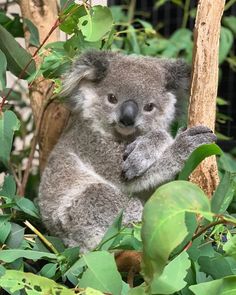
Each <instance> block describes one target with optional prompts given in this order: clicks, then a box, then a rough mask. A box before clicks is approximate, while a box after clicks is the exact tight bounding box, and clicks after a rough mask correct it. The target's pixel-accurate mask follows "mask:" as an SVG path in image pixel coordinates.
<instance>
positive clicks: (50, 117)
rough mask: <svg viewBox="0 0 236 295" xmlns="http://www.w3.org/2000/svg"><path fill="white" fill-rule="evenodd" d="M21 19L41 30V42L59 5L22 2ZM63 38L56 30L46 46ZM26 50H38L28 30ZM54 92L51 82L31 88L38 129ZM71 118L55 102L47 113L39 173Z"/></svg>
mask: <svg viewBox="0 0 236 295" xmlns="http://www.w3.org/2000/svg"><path fill="white" fill-rule="evenodd" d="M19 4H20V8H21V12H22V16H23V17H24V18H27V19H29V20H31V21H32V22H33V23H34V25H35V26H36V27H37V28H38V31H39V36H40V42H42V41H43V40H44V39H45V37H46V36H47V34H48V32H49V31H50V29H51V28H52V26H53V24H54V23H55V21H56V20H57V15H58V6H57V1H50V0H21V1H20V2H19ZM59 38H60V32H59V29H58V28H57V29H55V30H54V31H53V33H52V34H51V35H50V37H49V38H48V40H47V42H46V44H47V43H49V42H54V41H58V40H59ZM25 40H26V48H27V50H28V51H29V52H30V53H31V54H32V55H33V54H34V52H35V50H36V48H35V47H34V46H31V45H30V44H29V32H28V31H27V28H26V29H25ZM39 63H40V59H39V58H38V57H36V64H37V65H39ZM50 90H51V82H50V81H48V80H45V79H44V78H43V77H41V78H38V79H37V80H36V81H34V83H33V84H32V85H31V87H30V103H31V107H32V111H33V115H34V119H35V123H36V125H37V121H38V118H39V117H40V112H41V108H42V106H43V103H44V101H45V99H46V98H47V99H48V93H49V92H50ZM68 117H69V112H68V110H66V109H65V108H64V107H63V105H61V104H60V103H58V102H52V103H51V104H50V105H49V106H48V108H47V109H46V111H45V113H44V116H43V121H42V126H41V129H40V132H39V137H38V143H39V147H40V150H39V154H40V170H41V171H42V169H43V167H44V166H45V163H46V160H47V157H48V154H49V153H50V151H51V150H52V148H53V146H54V145H55V143H56V142H57V139H58V138H59V136H60V134H61V131H62V130H63V128H64V126H65V124H66V122H67V120H68Z"/></svg>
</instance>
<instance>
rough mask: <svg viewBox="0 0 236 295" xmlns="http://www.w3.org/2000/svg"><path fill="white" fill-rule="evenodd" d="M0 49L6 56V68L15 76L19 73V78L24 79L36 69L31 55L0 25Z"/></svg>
mask: <svg viewBox="0 0 236 295" xmlns="http://www.w3.org/2000/svg"><path fill="white" fill-rule="evenodd" d="M0 49H1V50H2V52H3V53H4V54H5V56H6V59H7V67H8V69H9V70H10V71H11V72H12V73H13V74H14V75H16V76H17V77H18V76H19V75H21V78H22V79H25V78H27V77H29V76H30V75H32V74H33V73H34V72H35V71H36V65H35V61H34V60H33V58H32V56H31V55H30V54H29V53H28V52H27V51H26V50H25V49H24V48H23V47H21V46H20V44H19V43H18V42H17V41H16V40H15V38H14V37H13V36H12V35H11V34H10V33H9V32H8V31H7V30H6V29H5V28H4V27H3V26H1V25H0ZM27 65H28V67H27V68H26V66H27ZM23 72H24V74H23Z"/></svg>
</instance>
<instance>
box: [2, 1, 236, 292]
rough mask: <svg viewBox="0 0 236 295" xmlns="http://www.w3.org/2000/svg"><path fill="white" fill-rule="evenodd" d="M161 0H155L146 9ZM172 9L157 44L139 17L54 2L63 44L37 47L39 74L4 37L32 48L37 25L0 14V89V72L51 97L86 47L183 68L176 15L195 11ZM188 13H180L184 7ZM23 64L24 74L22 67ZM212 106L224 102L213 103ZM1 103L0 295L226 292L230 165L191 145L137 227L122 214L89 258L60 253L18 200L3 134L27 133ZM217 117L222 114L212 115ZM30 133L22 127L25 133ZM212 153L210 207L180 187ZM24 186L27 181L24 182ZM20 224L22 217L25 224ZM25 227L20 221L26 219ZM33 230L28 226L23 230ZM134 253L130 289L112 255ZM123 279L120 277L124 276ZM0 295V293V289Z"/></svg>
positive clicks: (34, 213)
mask: <svg viewBox="0 0 236 295" xmlns="http://www.w3.org/2000/svg"><path fill="white" fill-rule="evenodd" d="M166 2H167V0H159V1H156V7H161V6H162V5H165V3H166ZM171 2H172V3H174V4H176V5H178V6H179V7H181V8H182V9H183V10H184V19H183V27H182V28H180V29H178V30H176V31H175V32H174V33H173V34H172V35H171V36H170V38H168V39H167V38H164V37H163V36H161V35H160V33H159V32H158V31H156V30H154V28H153V26H152V25H151V24H150V23H148V22H147V21H145V20H144V19H140V18H137V17H136V16H135V15H133V13H132V11H130V10H129V13H126V11H125V10H124V9H123V7H121V6H114V7H111V8H110V9H108V8H106V7H102V6H99V5H97V6H94V7H92V8H91V7H90V6H89V5H86V1H85V2H84V3H83V4H81V5H79V4H75V3H74V1H61V5H62V6H63V7H64V5H65V4H66V7H64V9H63V10H62V11H61V12H60V14H59V22H60V29H61V30H62V31H63V32H65V33H67V34H68V35H69V37H68V40H66V41H60V42H54V43H50V44H48V45H47V46H45V47H43V48H42V49H41V50H40V56H41V57H42V63H41V65H40V67H39V69H37V71H36V68H35V62H34V61H33V59H32V57H31V56H30V54H29V53H28V52H27V51H26V50H25V49H23V48H22V47H20V46H19V45H18V43H17V41H16V40H15V38H14V37H22V36H23V23H24V25H26V26H27V28H28V30H29V32H30V40H29V42H30V43H31V44H32V45H33V46H35V47H39V46H40V44H39V35H38V31H37V28H36V27H35V26H34V25H33V24H32V23H31V22H30V21H29V20H24V22H23V21H22V20H21V19H20V18H19V16H15V17H12V18H10V17H9V16H7V15H6V14H5V13H3V12H0V64H1V67H0V90H2V91H3V93H4V95H6V93H7V92H8V90H9V89H6V69H8V70H9V71H11V72H12V73H13V74H15V75H17V76H20V77H21V78H24V79H28V81H33V80H34V79H35V78H36V77H38V76H40V75H43V76H44V77H45V78H48V79H51V80H52V81H54V82H55V84H56V86H57V87H56V89H55V93H57V92H59V91H60V85H61V84H60V76H61V75H62V74H63V73H65V71H66V70H67V69H68V67H69V66H70V64H71V62H72V59H73V57H74V56H75V55H77V54H80V53H81V52H83V51H84V50H86V49H87V48H99V49H102V50H106V49H112V50H119V51H124V52H126V53H136V54H144V55H151V56H164V57H170V58H171V57H179V56H181V57H183V58H185V59H186V61H187V62H189V63H191V59H192V48H193V41H192V32H191V31H190V30H189V29H187V28H186V25H185V24H186V19H188V18H190V17H194V14H195V12H194V11H191V10H190V9H186V6H185V5H186V3H187V4H188V1H186V2H185V3H184V1H181V0H173V1H171ZM187 8H188V7H187ZM235 19H236V18H235V17H233V16H230V17H224V19H223V27H222V31H221V47H220V58H219V63H220V64H221V63H223V62H224V61H225V60H227V62H229V63H232V59H233V58H232V56H231V55H230V54H231V49H232V46H233V40H234V37H235ZM27 64H28V67H27V68H26V65H27ZM9 100H10V104H11V103H12V104H13V105H14V106H17V107H19V106H20V107H22V106H24V101H23V99H22V97H21V95H20V94H19V93H18V92H12V95H11V97H10V99H9ZM218 103H219V104H221V103H224V100H222V99H218ZM8 108H9V105H8V106H5V108H4V110H1V112H0V161H1V163H3V164H4V168H1V169H2V170H3V171H5V172H7V173H6V175H5V177H4V182H3V184H2V186H1V189H0V198H1V205H0V209H1V215H0V246H1V250H0V288H2V289H3V290H5V291H6V292H7V293H8V294H14V295H20V294H27V295H42V294H58V295H59V294H61V295H63V294H65V295H66V294H68V295H69V294H77V293H78V292H79V293H84V294H88V295H92V294H94V295H96V294H97V295H100V294H104V293H106V294H122V295H125V294H129V295H139V294H175V295H177V294H179V295H186V294H196V295H198V294H201V295H202V294H203V295H204V294H226V293H227V294H234V293H235V289H236V261H235V259H236V236H235V225H236V219H235V218H234V216H233V215H229V213H228V212H227V210H229V209H230V206H232V203H233V202H234V198H235V191H236V178H235V177H236V175H235V172H236V164H235V163H236V162H235V161H234V160H233V157H232V156H230V155H227V154H224V153H223V152H222V151H221V150H220V148H219V147H218V146H217V145H215V144H212V145H205V146H201V147H200V148H198V149H196V150H195V151H194V152H193V154H192V155H191V156H190V158H189V159H188V161H187V162H186V164H185V167H184V168H183V171H182V172H181V173H180V174H179V176H178V180H176V181H173V182H170V183H168V184H165V185H163V186H161V187H160V188H158V189H157V191H156V192H155V193H154V194H153V196H152V197H151V198H150V199H149V201H148V202H147V203H146V205H145V208H144V212H143V220H142V224H136V225H134V226H133V227H128V228H125V227H123V225H122V212H121V213H120V214H119V216H117V218H116V219H115V220H114V222H113V224H112V225H111V227H110V228H109V229H108V230H107V232H106V234H105V236H104V237H103V239H102V241H101V242H100V244H99V245H98V246H97V247H96V249H95V250H94V251H92V252H90V253H86V254H81V253H80V248H79V247H74V248H66V247H65V246H64V245H63V243H62V242H61V241H60V239H58V238H55V237H51V236H49V237H48V236H46V235H44V234H42V232H44V229H43V228H42V225H41V224H40V215H39V211H38V208H37V206H36V205H35V204H34V202H33V201H31V200H30V198H31V197H32V196H31V195H29V196H28V195H27V197H22V196H21V197H19V196H18V195H17V185H16V180H18V179H17V178H16V177H15V176H16V175H15V173H16V171H15V170H14V167H12V166H14V165H12V164H15V163H16V162H17V161H18V162H21V161H22V159H23V158H24V156H25V155H26V156H27V155H28V153H29V151H26V152H25V151H24V152H25V154H24V155H20V156H19V155H18V157H17V156H16V155H15V154H14V153H12V154H11V150H12V148H13V149H14V147H12V144H13V137H14V135H15V136H22V134H24V133H27V132H28V131H27V124H28V123H30V119H29V118H28V119H27V120H26V121H27V122H24V120H23V121H22V120H21V121H22V122H21V127H20V124H19V120H18V119H17V116H16V114H17V108H15V113H14V112H13V111H11V110H9V109H8ZM221 119H222V118H221ZM31 130H32V129H31ZM211 155H220V158H219V169H220V174H221V182H220V184H219V186H218V188H217V190H216V192H215V193H214V196H213V198H212V200H211V201H210V200H209V199H208V198H207V196H206V195H205V194H204V192H203V191H202V190H201V189H200V188H198V187H197V186H196V185H194V184H191V183H189V182H188V181H186V180H187V179H188V176H189V174H190V173H191V172H192V171H193V169H194V168H195V167H196V166H197V165H198V164H199V163H200V162H201V161H202V160H203V159H204V158H206V157H208V156H211ZM32 181H33V180H32ZM25 220H27V221H26V222H25ZM29 221H30V222H29ZM33 224H34V226H33ZM120 250H133V251H138V252H140V251H142V252H143V259H142V263H141V271H140V273H139V274H136V275H135V278H134V286H135V287H134V288H130V287H129V285H128V284H127V283H126V274H125V273H121V274H120V273H119V272H118V270H117V267H116V264H115V259H114V252H115V253H117V251H120ZM129 275H130V274H129ZM0 292H1V290H0Z"/></svg>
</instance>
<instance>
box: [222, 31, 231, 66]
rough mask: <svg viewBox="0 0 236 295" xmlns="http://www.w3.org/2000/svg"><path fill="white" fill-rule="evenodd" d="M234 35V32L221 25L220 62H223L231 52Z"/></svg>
mask: <svg viewBox="0 0 236 295" xmlns="http://www.w3.org/2000/svg"><path fill="white" fill-rule="evenodd" d="M233 42H234V36H233V33H232V32H231V31H230V30H229V29H227V28H225V27H221V31H220V51H219V64H221V63H222V62H223V61H224V60H225V59H226V57H227V55H228V54H229V52H230V49H231V48H232V46H233Z"/></svg>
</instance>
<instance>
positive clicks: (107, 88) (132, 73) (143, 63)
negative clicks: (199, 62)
mask: <svg viewBox="0 0 236 295" xmlns="http://www.w3.org/2000/svg"><path fill="white" fill-rule="evenodd" d="M189 75H190V70H189V67H188V66H187V65H186V64H185V63H184V62H183V61H182V60H172V59H171V60H168V59H159V58H152V57H142V56H133V55H129V56H125V55H122V54H119V53H114V52H104V51H88V52H87V53H84V54H82V55H81V56H80V57H79V58H78V59H77V60H75V62H74V64H73V66H72V69H71V71H70V72H69V73H68V74H67V75H66V76H65V79H64V90H63V93H62V95H63V96H65V97H66V103H67V105H68V106H69V108H70V109H71V110H72V112H74V113H79V114H78V116H80V117H81V116H82V118H83V120H86V121H87V123H88V124H91V125H92V127H93V129H95V130H96V131H99V132H101V133H102V134H107V135H109V134H112V135H114V134H116V135H118V136H123V137H126V136H130V135H134V134H135V133H136V134H138V135H140V134H145V133H146V132H148V131H151V130H155V129H158V128H160V129H168V127H169V125H170V123H171V121H172V120H173V118H174V116H175V110H176V107H175V104H176V100H177V96H178V95H179V93H181V92H182V93H183V91H187V89H188V84H189V83H188V82H189Z"/></svg>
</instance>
